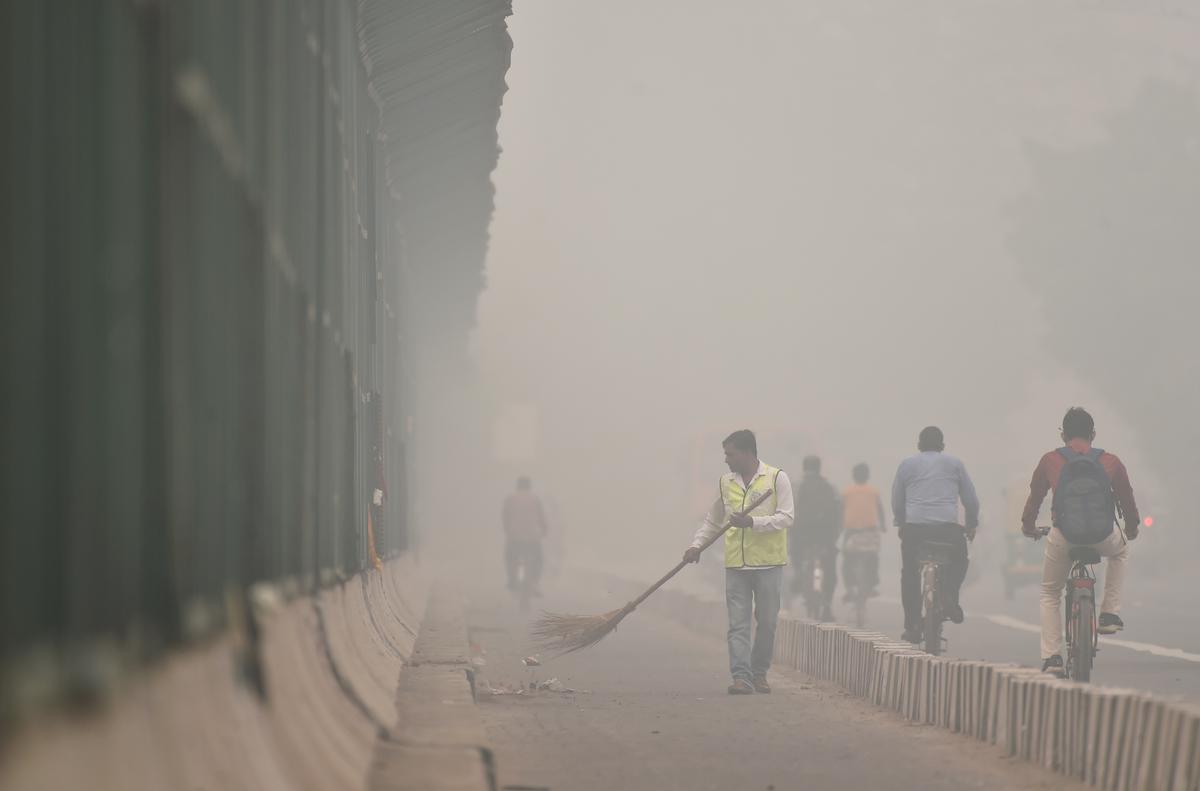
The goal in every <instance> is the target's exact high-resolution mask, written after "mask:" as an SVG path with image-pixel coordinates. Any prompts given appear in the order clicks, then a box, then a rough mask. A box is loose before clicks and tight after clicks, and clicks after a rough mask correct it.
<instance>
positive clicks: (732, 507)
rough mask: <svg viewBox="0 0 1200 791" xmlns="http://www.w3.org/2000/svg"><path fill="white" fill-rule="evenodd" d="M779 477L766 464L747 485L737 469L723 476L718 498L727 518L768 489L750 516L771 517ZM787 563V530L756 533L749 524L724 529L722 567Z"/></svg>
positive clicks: (775, 469)
mask: <svg viewBox="0 0 1200 791" xmlns="http://www.w3.org/2000/svg"><path fill="white" fill-rule="evenodd" d="M778 479H779V470H778V469H777V468H775V467H768V466H767V465H766V464H764V465H762V468H761V470H760V471H759V473H758V474H757V475H755V476H754V478H753V479H752V480H751V481H750V486H749V487H746V486H744V485H743V484H742V476H740V475H738V474H737V473H736V472H731V473H729V474H727V475H722V476H721V500H722V502H724V503H725V516H726V518H728V517H730V516H732V515H733V514H736V513H738V512H739V511H741V510H742V509H743V508H745V507H746V506H747V505H749V504H750V503H752V502H754V501H755V500H756V499H758V497H759V496H760V495H762V494H764V493H766V492H770V493H771V496H770V497H768V498H767V499H766V500H763V502H762V505H760V506H758V508H755V509H754V510H753V511H751V512H750V515H751V516H770V515H771V514H773V513H775V508H776V506H777V504H778V499H779V494H778V493H777V492H776V491H775V482H776V481H777V480H778ZM787 562H788V549H787V531H786V530H772V531H771V532H769V533H757V532H755V531H754V530H753V529H751V528H749V527H731V528H729V530H727V531H725V568H727V569H743V568H768V567H770V566H786V565H787Z"/></svg>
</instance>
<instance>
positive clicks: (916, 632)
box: [900, 629, 921, 643]
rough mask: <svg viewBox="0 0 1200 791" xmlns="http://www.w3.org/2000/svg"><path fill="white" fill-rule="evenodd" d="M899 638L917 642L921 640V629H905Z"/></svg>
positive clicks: (908, 641)
mask: <svg viewBox="0 0 1200 791" xmlns="http://www.w3.org/2000/svg"><path fill="white" fill-rule="evenodd" d="M900 639H901V640H903V641H904V642H906V643H919V642H921V630H920V629H905V630H904V634H902V635H900Z"/></svg>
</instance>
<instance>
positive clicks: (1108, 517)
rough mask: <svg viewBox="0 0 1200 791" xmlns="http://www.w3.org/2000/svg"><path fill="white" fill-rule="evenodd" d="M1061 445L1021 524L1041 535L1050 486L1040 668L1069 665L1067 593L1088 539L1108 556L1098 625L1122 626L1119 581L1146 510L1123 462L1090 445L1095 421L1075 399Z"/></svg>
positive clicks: (1035, 483)
mask: <svg viewBox="0 0 1200 791" xmlns="http://www.w3.org/2000/svg"><path fill="white" fill-rule="evenodd" d="M1060 436H1061V437H1062V441H1063V447H1061V448H1058V449H1057V450H1052V451H1050V452H1049V453H1047V454H1046V455H1044V456H1042V460H1041V461H1040V462H1038V466H1037V469H1035V470H1034V471H1033V478H1032V480H1031V481H1030V482H1029V500H1028V501H1027V502H1026V503H1025V511H1024V512H1023V513H1022V514H1021V532H1023V533H1024V534H1025V535H1027V536H1029V537H1030V538H1032V539H1035V540H1036V539H1037V538H1039V537H1041V535H1042V533H1041V531H1039V530H1038V527H1037V517H1038V511H1040V510H1041V507H1042V501H1043V500H1044V499H1046V494H1047V492H1049V491H1051V490H1053V492H1054V498H1053V500H1052V501H1051V507H1050V515H1051V520H1052V523H1053V525H1054V526H1053V527H1052V528H1051V530H1050V532H1049V534H1048V535H1047V538H1046V559H1045V561H1044V563H1043V565H1042V671H1043V672H1046V673H1050V674H1051V675H1055V676H1062V675H1063V673H1064V667H1063V659H1062V651H1063V620H1062V612H1061V611H1062V595H1063V586H1064V585H1065V584H1066V582H1067V575H1068V574H1069V573H1070V570H1071V548H1072V547H1090V548H1092V549H1094V550H1096V552H1097V553H1099V555H1100V556H1101V557H1104V558H1108V561H1107V563H1106V564H1105V571H1104V599H1103V600H1102V601H1101V602H1100V618H1099V624H1098V626H1097V631H1098V632H1100V634H1114V633H1116V632H1118V631H1120V630H1121V629H1124V628H1125V624H1124V622H1122V621H1121V615H1120V613H1121V586H1122V584H1123V583H1124V582H1125V561H1126V559H1127V558H1128V557H1129V546H1128V543H1127V539H1128V541H1132V540H1134V539H1135V538H1137V537H1138V529H1139V527H1140V525H1141V521H1142V518H1141V516H1140V515H1139V514H1138V509H1137V502H1136V501H1135V500H1134V499H1133V486H1132V485H1130V483H1129V473H1128V472H1126V470H1125V465H1124V464H1122V463H1121V460H1120V459H1118V458H1117V457H1116V456H1114V455H1113V454H1111V453H1107V452H1105V451H1103V450H1101V449H1100V448H1097V447H1093V445H1092V441H1093V440H1095V438H1096V424H1095V421H1094V420H1093V419H1092V416H1091V415H1090V414H1088V412H1087V410H1085V409H1083V408H1082V407H1071V408H1070V409H1068V410H1067V414H1066V415H1064V416H1063V421H1062V433H1061V434H1060ZM1118 515H1121V516H1123V517H1124V519H1125V533H1124V535H1122V533H1121V531H1120V530H1114V529H1113V527H1114V526H1115V525H1116V524H1117V516H1118Z"/></svg>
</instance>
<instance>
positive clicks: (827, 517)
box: [792, 456, 842, 621]
mask: <svg viewBox="0 0 1200 791" xmlns="http://www.w3.org/2000/svg"><path fill="white" fill-rule="evenodd" d="M794 500H795V504H796V528H795V530H793V531H792V564H793V576H792V593H793V594H799V595H802V596H803V597H804V600H805V601H806V602H807V603H808V610H809V616H810V617H813V618H817V619H819V620H822V621H832V620H833V592H834V589H836V588H837V551H838V550H837V544H838V536H839V535H840V534H841V531H842V502H841V500H840V499H839V498H838V493H837V489H834V488H833V484H831V483H830V482H829V481H827V480H825V478H824V476H822V475H821V460H820V459H819V458H817V457H816V456H806V457H805V459H804V477H803V478H802V479H801V480H800V482H799V483H798V484H796V490H795V497H794Z"/></svg>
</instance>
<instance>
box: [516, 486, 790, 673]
mask: <svg viewBox="0 0 1200 791" xmlns="http://www.w3.org/2000/svg"><path fill="white" fill-rule="evenodd" d="M770 496H771V492H764V493H763V494H762V495H760V496H758V497H756V498H755V499H754V501H753V502H751V503H750V505H748V506H747V507H746V508H744V509H743V510H741V511H739V512H738V514H737V515H738V516H742V515H745V514H748V513H750V512H751V511H753V510H754V509H755V508H758V507H759V506H760V505H762V504H763V503H764V502H766V500H767V498H768V497H770ZM732 526H733V520H732V519H730V520H728V521H726V522H725V526H724V527H722V528H721V530H720V532H719V533H717V534H716V535H715V536H713V537H712V538H710V539H708V540H707V541H705V542H704V544H703V546H701V547H700V551H701V552H703V551H704V550H706V549H708V548H709V547H710V546H712V545H713V543H714V542H716V540H717V539H718V538H720V537H721V536H723V535H725V531H727V530H729V528H730V527H732ZM686 565H688V562H687V561H686V560H681V561H679V563H677V564H676V565H675V568H673V569H671V570H670V571H668V572H667V573H666V574H664V575H663V576H662V578H661V579H660V580H659V581H658V582H656V583H654V584H653V585H651V586H650V587H649V588H648V589H647V590H646V592H645V593H643V594H642V595H641V596H638V597H637V598H636V599H634V600H633V601H631V602H629V603H628V604H626V605H625V606H624V607H621V608H620V609H617V610H613V611H612V612H606V613H604V614H603V615H566V614H563V613H553V612H547V613H542V617H541V618H538V620H537V621H535V622H534V624H533V629H532V630H531V633H532V635H533V640H534V642H536V643H537V644H538V645H539V646H540V647H541V649H542V650H543V651H544V652H546V653H548V654H551V655H554V656H562V655H563V654H570V653H572V652H575V651H580V650H582V649H584V648H591V647H592V646H594V645H595V644H596V643H598V642H600V641H601V640H603V639H604V638H605V637H607V636H608V634H609V633H610V632H612V631H614V630H615V629H616V628H617V624H619V623H620V622H621V619H622V618H624V617H625V616H626V615H629V613H631V612H633V611H634V610H636V609H637V607H638V605H639V604H641V603H642V602H644V601H645V600H646V599H648V598H650V594H652V593H654V592H655V591H656V590H658V589H659V588H661V587H662V586H663V585H665V584H666V582H667V580H669V579H671V577H674V576H675V575H676V574H678V573H679V572H680V571H681V570H682V569H683V567H684V566H686Z"/></svg>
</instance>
